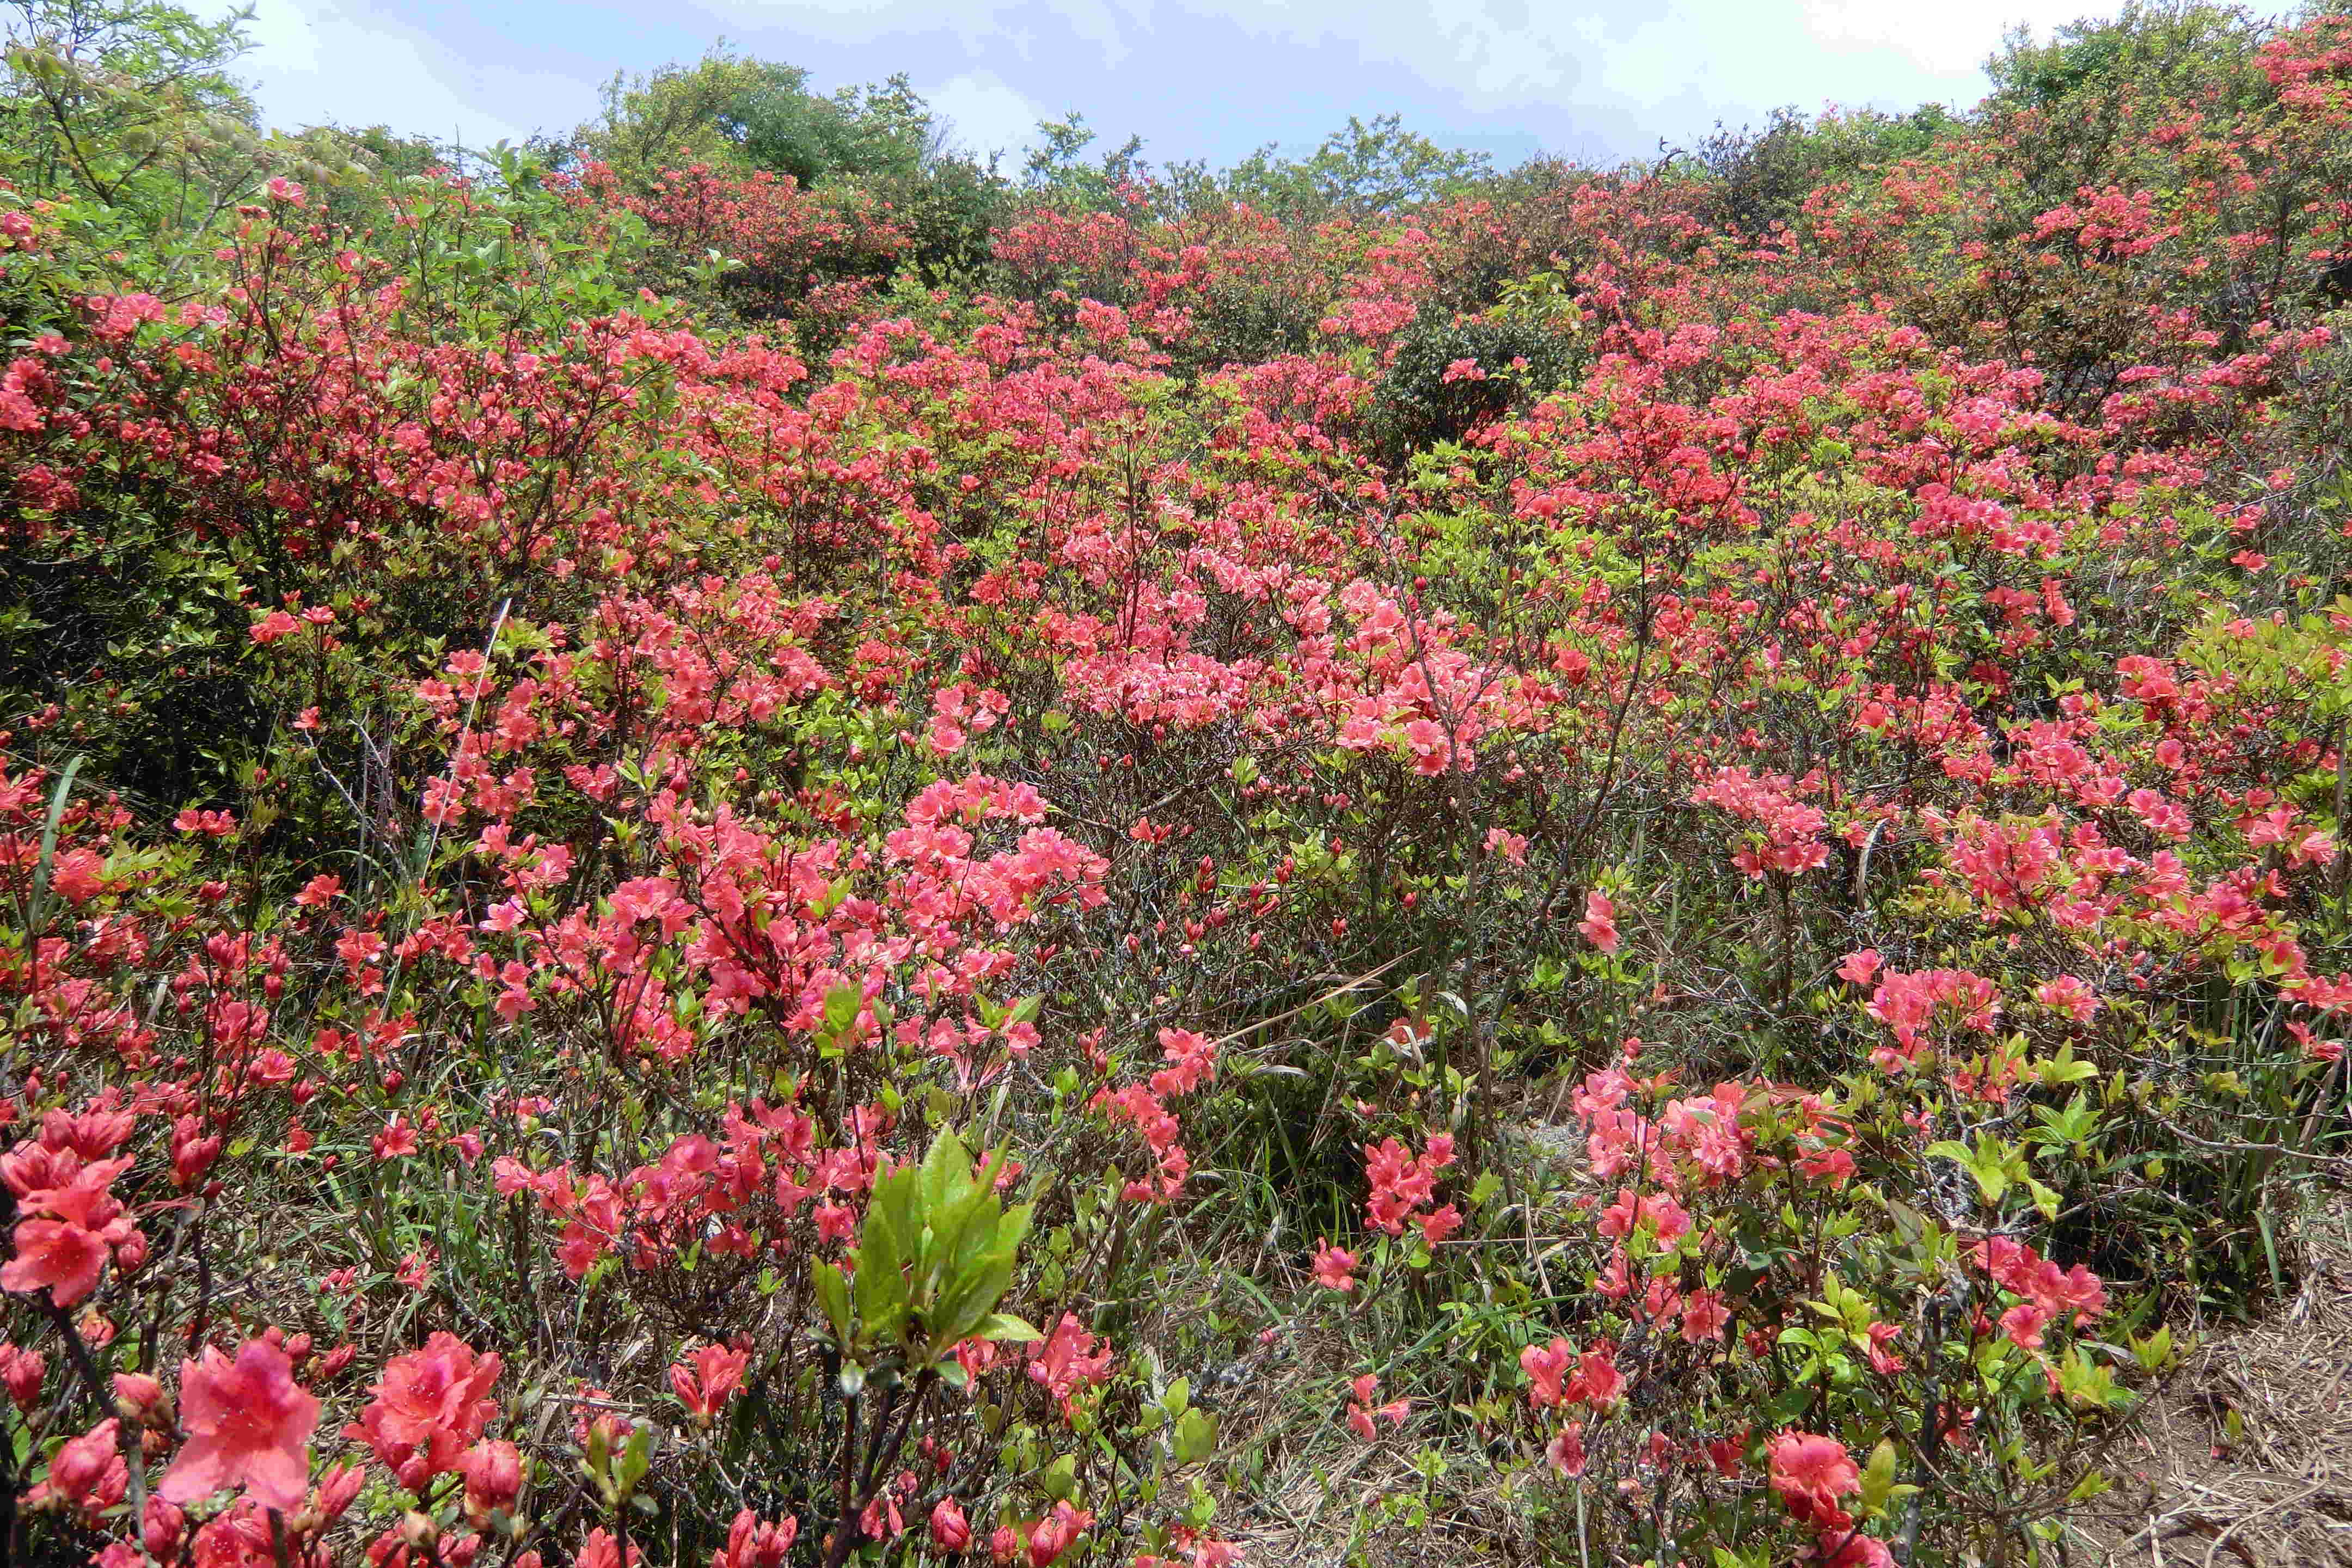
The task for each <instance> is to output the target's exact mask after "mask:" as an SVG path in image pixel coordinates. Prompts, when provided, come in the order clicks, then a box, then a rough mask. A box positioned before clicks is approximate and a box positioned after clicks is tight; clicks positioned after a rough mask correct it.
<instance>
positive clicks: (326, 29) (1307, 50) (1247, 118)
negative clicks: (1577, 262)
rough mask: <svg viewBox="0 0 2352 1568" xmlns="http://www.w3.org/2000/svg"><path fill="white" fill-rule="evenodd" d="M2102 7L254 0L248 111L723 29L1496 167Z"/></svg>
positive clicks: (447, 118)
mask: <svg viewBox="0 0 2352 1568" xmlns="http://www.w3.org/2000/svg"><path fill="white" fill-rule="evenodd" d="M2113 9H2114V5H2113V4H2111V3H2105V4H2103V3H2102V0H1906V3H1893V0H1192V3H1190V4H1184V5H1176V4H1170V3H1168V0H576V3H566V0H476V3H475V4H470V5H469V4H466V3H464V0H258V5H257V16H256V20H255V24H254V27H253V36H254V37H255V40H256V42H257V46H258V47H257V48H256V49H255V51H254V53H253V54H252V55H250V56H249V57H247V59H246V61H245V62H244V67H243V68H244V71H245V74H246V75H247V77H248V78H249V79H252V80H253V81H254V82H255V83H256V84H257V88H258V93H259V98H260V101H261V105H262V109H263V111H264V114H265V116H266V117H267V118H268V120H269V121H270V122H271V123H273V124H277V125H284V126H294V125H301V124H309V123H314V122H317V121H324V120H333V121H341V122H342V123H345V124H351V125H367V124H374V123H383V124H387V125H390V126H391V127H393V128H394V130H396V131H402V132H422V133H429V134H434V135H438V136H444V137H446V136H450V135H453V134H455V135H462V136H463V137H464V139H465V140H466V141H467V142H468V143H469V144H487V143H488V142H493V141H497V140H499V139H500V138H507V139H513V140H520V138H521V137H523V136H525V135H528V134H530V132H533V131H537V130H546V131H554V132H562V131H565V130H568V129H570V128H571V127H572V125H574V124H576V123H577V122H579V121H581V120H583V119H584V118H585V117H587V116H588V115H589V114H590V113H591V112H592V111H593V109H594V107H595V101H596V88H597V84H598V83H600V82H601V81H603V80H604V79H608V78H609V77H610V76H611V75H612V74H613V72H614V71H615V70H617V69H626V70H631V71H635V70H643V69H646V68H651V67H655V66H658V65H660V64H662V63H664V62H665V61H668V60H673V59H692V58H696V57H697V56H699V55H700V54H701V53H702V52H703V51H704V50H705V49H706V48H707V47H709V45H710V44H711V43H712V41H713V40H715V39H717V38H719V37H725V38H727V39H728V40H729V41H730V43H732V44H734V45H735V46H736V47H739V48H741V49H743V50H744V51H746V52H748V53H751V54H755V55H760V56H763V57H766V58H774V59H782V60H789V61H791V62H793V63H794V64H796V65H800V66H803V67H805V68H808V69H809V71H810V72H811V73H812V76H813V77H814V81H815V84H816V85H818V86H819V87H822V88H831V87H835V86H840V85H843V84H845V83H852V82H860V81H868V80H873V79H879V78H881V77H883V76H886V75H887V74H889V73H890V72H892V71H900V70H903V71H905V72H907V73H908V75H909V76H910V77H911V78H912V79H913V80H914V83H915V85H916V87H917V89H919V90H920V91H922V92H923V93H924V94H925V96H926V97H928V98H929V99H930V100H931V101H932V102H933V104H934V105H935V106H937V107H938V108H940V110H943V111H944V112H945V113H946V114H947V115H948V116H949V117H950V119H951V120H952V121H953V122H954V125H955V128H956V132H957V136H958V139H959V140H960V141H961V142H964V143H965V144H966V145H967V146H969V147H971V148H972V149H974V150H975V151H981V152H986V151H990V150H992V149H998V148H1003V149H1007V150H1010V151H1013V152H1014V153H1015V154H1016V157H1015V161H1016V162H1017V153H1018V150H1019V148H1020V147H1021V146H1022V145H1023V144H1024V143H1025V142H1026V141H1027V140H1028V138H1029V133H1030V129H1031V127H1032V126H1033V125H1034V122H1035V121H1036V120H1037V119H1038V118H1039V117H1040V116H1041V115H1052V116H1055V117H1057V118H1058V117H1059V116H1061V115H1062V114H1064V113H1066V112H1067V111H1069V110H1078V111H1080V112H1082V113H1083V114H1084V115H1085V116H1086V118H1087V123H1088V124H1089V125H1091V126H1093V127H1095V128H1096V129H1097V130H1098V131H1100V132H1103V133H1104V134H1105V135H1106V136H1107V137H1110V138H1113V139H1118V138H1123V137H1125V136H1126V135H1127V134H1128V133H1129V132H1135V133H1138V134H1140V135H1141V136H1142V137H1143V138H1144V141H1145V156H1146V157H1148V158H1159V159H1163V160H1165V159H1176V158H1182V157H1206V158H1208V159H1210V160H1211V161H1212V162H1213V163H1227V162H1231V161H1232V160H1233V159H1234V158H1236V157H1239V156H1241V155H1242V154H1244V153H1247V152H1248V151H1249V150H1250V149H1251V148H1253V147H1255V146H1257V145H1259V144H1260V143H1263V142H1276V143H1278V144H1280V145H1281V146H1282V147H1283V148H1284V149H1285V150H1286V151H1304V150H1306V149H1308V148H1311V147H1312V146H1313V145H1314V144H1315V143H1316V142H1318V141H1319V140H1320V139H1321V138H1322V136H1323V134H1324V133H1325V132H1328V131H1329V130H1331V129H1333V128H1334V127H1336V126H1338V125H1339V124H1341V123H1343V122H1344V121H1346V119H1347V117H1348V116H1349V114H1361V115H1365V116H1367V117H1369V116H1370V115H1372V114H1377V113H1382V112H1386V111H1389V110H1396V111H1398V112H1401V113H1402V114H1403V115H1404V117H1405V120H1406V122H1407V123H1408V124H1410V125H1412V127H1414V128H1415V129H1417V130H1420V131H1422V132H1424V133H1426V134H1428V135H1431V136H1433V137H1434V138H1436V139H1437V140H1439V141H1441V142H1447V143H1449V144H1452V145H1456V146H1465V147H1475V148H1481V149H1484V150H1486V151H1487V152H1489V153H1493V154H1494V156H1495V158H1496V162H1497V163H1505V164H1507V163H1516V162H1517V161H1518V160H1519V159H1520V158H1522V157H1524V156H1527V155H1528V154H1530V153H1537V152H1549V153H1566V154H1569V155H1570V156H1577V157H1581V158H1585V159H1608V158H1614V157H1622V156H1627V155H1633V154H1639V153H1647V152H1650V151H1651V150H1653V149H1654V147H1655V146H1656V144H1657V142H1658V141H1659V139H1660V138H1661V137H1664V138H1667V139H1669V140H1676V141H1679V140H1683V139H1686V138H1689V137H1692V136H1694V135H1696V134H1699V133H1702V132H1705V131H1706V129H1707V127H1708V126H1709V125H1711V124H1712V123H1713V122H1714V121H1716V120H1717V119H1718V118H1720V119H1722V120H1725V121H1728V122H1730V123H1733V124H1738V123H1740V122H1742V121H1759V120H1760V119H1761V117H1762V116H1763V114H1764V113H1765V112H1766V111H1767V110H1769V109H1771V108H1772V107H1773V106H1775V105H1778V104H1784V103H1786V104H1795V105H1797V106H1799V107H1800V108H1801V109H1805V110H1815V109H1819V108H1821V107H1822V105H1824V104H1826V103H1832V102H1834V103H1840V104H1845V105H1849V106H1856V105H1863V104H1869V105H1873V106H1875V107H1878V108H1884V109H1909V108H1912V107H1914V106H1916V105H1917V104H1919V103H1922V102H1927V101H1930V100H1941V101H1945V102H1954V103H1962V104H1965V103H1969V102H1973V101H1974V100H1976V98H1977V97H1978V96H1979V94H1980V93H1981V91H1982V90H1983V87H1984V79H1983V76H1982V74H1981V72H1980V70H1979V65H1980V63H1981V61H1982V60H1983V58H1985V56H1986V55H1987V54H1989V53H1990V51H1991V50H1992V49H1993V47H1995V45H1996V44H1997V43H1998V42H1999V40H2000V36H2001V33H2002V31H2003V30H2004V28H2006V27H2007V26H2011V25H2012V24H2017V23H2024V24H2026V25H2028V26H2032V27H2034V28H2035V29H2036V30H2037V32H2038V33H2040V34H2042V35H2045V36H2046V35H2047V33H2048V32H2049V30H2050V29H2051V28H2052V27H2053V26H2055V25H2057V24H2059V23H2063V22H2065V21H2069V20H2072V19H2074V17H2076V16H2080V15H2082V14H2084V12H2085V11H2086V10H2088V11H2100V10H2105V11H2112V10H2113Z"/></svg>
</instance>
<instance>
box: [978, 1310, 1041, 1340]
mask: <svg viewBox="0 0 2352 1568" xmlns="http://www.w3.org/2000/svg"><path fill="white" fill-rule="evenodd" d="M964 1337H965V1338H967V1339H983V1340H992V1341H996V1342H1002V1343H1004V1344H1015V1345H1025V1344H1034V1343H1036V1342H1039V1341H1041V1340H1043V1339H1044V1338H1045V1335H1043V1334H1041V1333H1039V1332H1038V1331H1036V1330H1035V1329H1034V1327H1032V1326H1031V1325H1030V1323H1029V1322H1028V1321H1027V1320H1026V1319H1024V1318H1016V1317H1014V1316H1013V1314H1012V1313H1010V1312H991V1313H990V1314H989V1315H988V1316H987V1317H985V1318H983V1319H982V1320H981V1321H980V1324H979V1326H978V1327H976V1328H975V1329H973V1330H972V1331H971V1333H970V1334H967V1335H965V1336H964Z"/></svg>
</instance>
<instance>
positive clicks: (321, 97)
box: [238, 0, 595, 147]
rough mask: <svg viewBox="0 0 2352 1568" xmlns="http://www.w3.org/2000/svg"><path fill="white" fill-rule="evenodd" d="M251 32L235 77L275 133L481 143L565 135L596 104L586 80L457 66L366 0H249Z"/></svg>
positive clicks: (483, 66) (445, 52) (427, 39)
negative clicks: (314, 131) (331, 132)
mask: <svg viewBox="0 0 2352 1568" xmlns="http://www.w3.org/2000/svg"><path fill="white" fill-rule="evenodd" d="M249 36H250V37H252V39H253V41H254V46H255V47H254V48H253V50H252V52H250V53H249V54H247V56H246V57H245V58H244V59H242V60H241V61H239V62H238V68H239V71H240V73H241V74H243V75H244V76H246V77H247V78H248V79H252V80H253V81H254V82H255V85H256V89H257V91H256V97H257V100H259V102H260V105H261V110H262V117H263V119H264V120H265V121H268V123H269V124H271V125H273V126H278V127H281V128H292V127H297V126H302V125H313V124H320V123H325V122H328V121H332V122H334V123H336V124H340V125H349V126H368V125H388V126H390V127H391V128H392V129H393V130H394V131H396V132H404V133H407V134H411V135H425V136H433V137H437V138H443V139H446V138H450V137H457V138H460V139H462V140H463V141H464V142H466V144H467V145H468V146H473V147H488V145H490V144H491V143H492V142H499V141H508V142H520V141H522V140H523V139H524V138H525V137H527V136H529V135H530V133H531V132H532V131H533V130H534V129H537V128H540V127H541V126H546V127H550V128H557V129H568V128H569V127H570V126H571V124H572V122H573V121H576V120H578V119H580V118H581V117H582V116H583V115H584V114H586V113H587V111H588V110H589V109H590V108H592V107H593V104H594V101H595V91H594V88H593V84H589V83H583V82H577V81H573V80H571V79H567V78H563V77H559V76H553V75H549V74H545V73H541V72H534V71H530V70H516V69H511V68H504V67H499V66H492V65H487V64H473V63H468V62H466V61H462V60H459V59H457V58H455V57H454V56H453V55H452V54H451V53H450V51H448V50H447V49H446V48H444V47H441V46H439V45H438V44H436V42H435V41H434V40H433V39H431V38H430V37H426V36H425V35H424V34H423V33H421V32H419V31H417V30H415V29H414V28H412V27H409V26H404V24H402V23H400V22H399V21H397V20H395V19H394V18H393V17H391V16H385V15H383V14H382V13H380V12H377V11H375V10H373V8H371V7H370V6H369V5H366V4H365V3H364V0H348V3H346V0H257V5H256V8H255V14H254V19H253V25H252V26H251V28H250V29H249Z"/></svg>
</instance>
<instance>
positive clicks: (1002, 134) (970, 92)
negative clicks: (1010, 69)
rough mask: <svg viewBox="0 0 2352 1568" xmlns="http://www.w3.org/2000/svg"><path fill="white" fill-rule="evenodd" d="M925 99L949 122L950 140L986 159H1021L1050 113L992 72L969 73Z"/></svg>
mask: <svg viewBox="0 0 2352 1568" xmlns="http://www.w3.org/2000/svg"><path fill="white" fill-rule="evenodd" d="M925 96H926V97H927V98H928V99H929V102H930V106H931V108H932V110H935V111H936V112H937V113H939V114H940V115H942V116H944V117H945V118H946V119H947V121H949V126H950V141H952V142H955V143H957V144H958V145H960V146H961V147H962V148H963V149H964V150H965V151H966V152H969V153H976V154H978V155H979V156H980V157H982V158H985V157H987V156H988V154H990V153H1010V154H1013V156H1014V157H1016V158H1017V157H1018V156H1019V155H1020V153H1022V152H1023V151H1024V150H1025V149H1026V148H1027V147H1028V146H1029V145H1030V144H1031V143H1032V142H1034V141H1035V140H1036V134H1037V121H1039V120H1041V119H1044V118H1045V112H1046V111H1045V110H1043V109H1041V108H1040V107H1039V106H1038V105H1037V104H1035V103H1034V102H1032V101H1031V100H1029V99H1027V98H1025V97H1024V96H1023V95H1022V94H1021V92H1020V91H1019V90H1018V89H1015V88H1014V87H1013V85H1012V84H1011V83H1009V82H1007V81H1006V80H1005V79H1003V77H1001V76H998V75H997V74H996V73H995V72H994V71H992V70H977V71H966V72H964V73H963V74H962V75H961V76H959V77H957V78H955V79H953V80H951V81H949V82H947V83H945V84H944V85H942V86H941V87H940V89H938V90H937V91H935V92H931V93H929V94H926V95H925Z"/></svg>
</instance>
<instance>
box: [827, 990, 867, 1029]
mask: <svg viewBox="0 0 2352 1568" xmlns="http://www.w3.org/2000/svg"><path fill="white" fill-rule="evenodd" d="M865 1001H866V996H865V994H864V993H863V992H861V991H859V990H858V989H857V987H856V986H855V985H836V986H835V987H834V988H833V989H832V990H830V991H828V992H826V993H825V994H824V1026H825V1028H826V1029H827V1030H828V1031H829V1032H831V1033H833V1034H836V1035H839V1034H845V1033H846V1032H847V1031H848V1028H849V1026H850V1025H852V1024H855V1023H856V1022H857V1012H858V1009H859V1008H860V1007H861V1006H863V1005H865Z"/></svg>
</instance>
